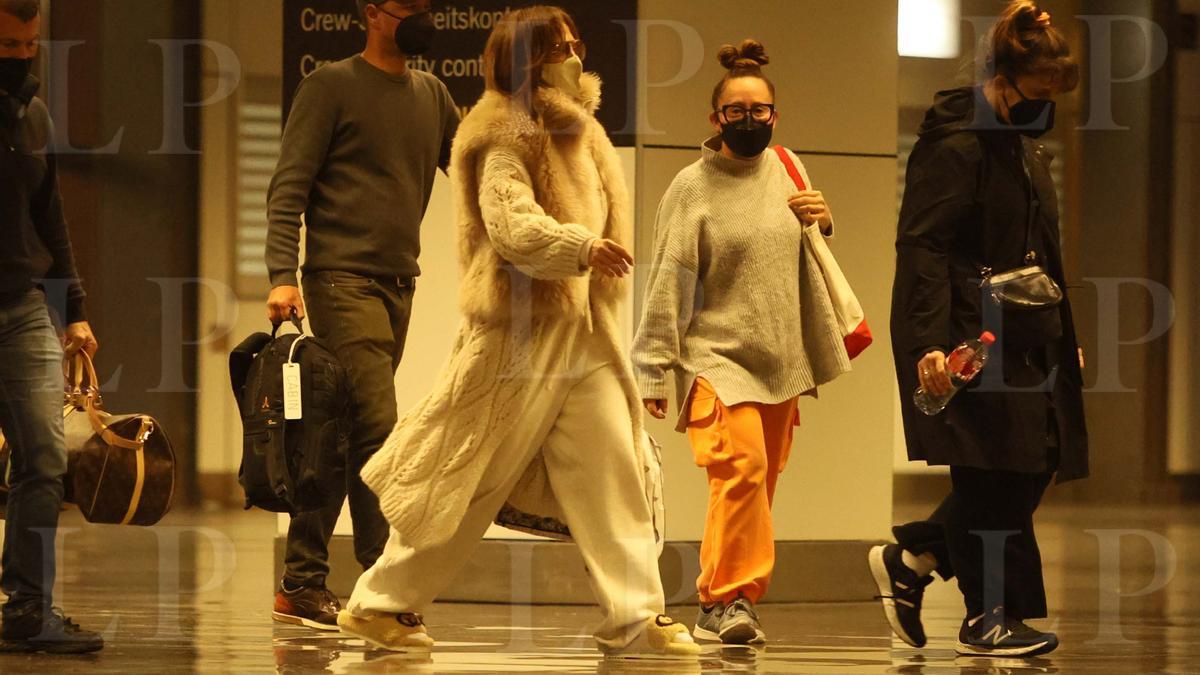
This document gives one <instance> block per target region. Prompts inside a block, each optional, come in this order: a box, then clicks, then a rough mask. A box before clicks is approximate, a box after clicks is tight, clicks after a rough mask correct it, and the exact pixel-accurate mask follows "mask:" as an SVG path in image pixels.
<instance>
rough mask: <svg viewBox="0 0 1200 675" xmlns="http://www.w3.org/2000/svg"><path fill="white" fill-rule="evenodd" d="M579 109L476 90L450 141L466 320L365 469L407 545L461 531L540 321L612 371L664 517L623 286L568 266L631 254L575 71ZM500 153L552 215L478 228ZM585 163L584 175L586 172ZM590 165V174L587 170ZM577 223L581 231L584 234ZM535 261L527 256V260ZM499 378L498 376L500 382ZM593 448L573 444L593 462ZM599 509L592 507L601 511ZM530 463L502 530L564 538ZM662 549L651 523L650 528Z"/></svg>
mask: <svg viewBox="0 0 1200 675" xmlns="http://www.w3.org/2000/svg"><path fill="white" fill-rule="evenodd" d="M583 89H584V93H585V96H584V103H583V105H581V104H580V103H579V102H576V101H575V100H573V99H571V98H570V97H568V96H566V95H565V94H563V93H562V92H560V91H558V90H557V89H553V88H548V87H547V88H540V89H538V90H537V92H536V93H535V94H534V97H533V101H532V106H531V108H532V112H530V111H527V110H525V109H523V108H522V107H521V106H520V105H519V104H517V103H516V102H514V101H513V100H512V99H511V98H509V97H506V96H503V95H501V94H499V93H497V92H491V91H489V92H487V93H485V94H484V96H483V98H482V99H480V101H479V103H478V104H477V105H476V107H475V108H474V109H472V111H471V113H470V114H469V115H467V117H466V118H465V119H464V120H463V122H462V126H461V127H460V128H459V131H458V135H457V137H456V139H455V142H454V151H453V156H452V160H451V167H450V176H451V179H452V181H453V183H454V189H455V197H456V201H457V208H458V239H459V264H460V271H461V277H462V280H461V282H460V294H459V295H460V297H459V303H460V308H461V311H462V313H463V314H464V316H465V320H464V322H463V324H462V326H461V327H460V329H459V334H458V338H457V340H456V343H455V345H454V348H453V351H452V353H451V355H450V357H449V360H448V362H447V363H446V364H445V366H444V367H443V369H442V371H441V373H440V374H439V376H438V379H437V381H436V382H435V383H434V386H433V390H432V391H431V392H430V394H429V395H428V396H426V398H425V399H424V400H422V401H421V402H420V403H418V404H417V406H416V407H415V408H413V409H412V410H411V411H409V412H408V413H407V414H405V415H404V416H403V417H402V418H401V419H400V421H399V422H398V423H397V424H396V427H395V429H394V430H393V432H392V434H391V435H390V436H389V437H388V439H387V441H386V442H385V443H384V445H383V447H382V448H381V449H380V450H379V452H377V453H376V454H375V456H374V457H373V458H372V459H371V460H370V461H369V462H368V463H367V465H366V466H365V467H364V468H363V471H362V477H363V480H364V481H365V482H366V484H367V485H368V486H369V487H370V488H371V489H372V490H373V491H374V492H375V494H377V495H378V496H379V502H380V507H381V508H382V510H383V514H384V516H385V517H386V518H387V520H388V522H389V523H390V524H391V525H392V527H394V528H395V529H396V530H398V531H399V533H400V535H401V536H402V538H403V541H404V543H405V544H406V545H409V546H412V547H414V548H421V547H423V546H432V545H435V544H438V543H443V542H445V541H446V540H447V539H448V537H449V535H450V534H451V533H452V532H453V531H454V530H455V529H456V528H457V527H458V525H459V523H460V522H461V520H462V518H463V515H464V514H465V512H466V509H467V505H468V504H469V503H470V501H471V498H472V496H473V495H474V494H475V492H476V490H477V487H478V485H479V482H480V478H481V477H482V476H483V472H484V470H485V469H486V468H487V466H488V464H489V462H490V461H491V459H492V456H493V454H494V453H495V451H496V448H497V447H498V446H499V445H500V443H501V442H502V441H503V440H504V439H505V438H506V437H507V436H508V434H509V432H510V430H511V429H513V427H514V425H517V424H520V423H521V411H520V410H519V409H518V406H517V405H516V402H517V401H518V400H519V399H520V398H521V394H522V393H524V392H525V391H526V390H525V389H524V388H526V387H539V386H541V383H539V382H538V381H537V380H536V373H535V374H534V375H535V377H534V378H533V379H530V378H527V377H520V376H518V377H513V376H512V375H511V374H512V373H525V372H528V369H525V370H522V368H523V365H522V364H523V363H526V362H527V360H528V359H529V357H530V354H531V351H532V349H534V348H535V345H536V344H537V339H538V335H539V334H540V333H541V332H542V330H544V327H545V326H547V325H549V324H550V322H556V321H573V322H581V321H584V320H586V323H587V324H589V325H591V326H592V330H593V331H594V332H595V333H596V334H598V335H600V336H602V338H603V340H602V341H603V343H604V344H605V346H606V351H608V352H609V358H610V360H611V362H612V363H613V364H615V365H616V367H617V368H618V370H619V375H620V379H621V383H622V385H623V387H624V389H625V397H626V400H627V404H628V408H629V415H630V418H631V419H632V425H631V428H630V430H629V433H630V435H631V436H632V437H633V439H634V447H635V448H636V452H637V453H638V454H639V458H638V459H639V461H640V462H641V464H642V466H643V467H645V481H644V485H643V487H644V488H645V490H644V491H645V493H646V494H647V500H648V501H649V502H651V508H652V512H653V513H656V514H661V507H662V504H661V466H660V464H659V461H658V451H657V448H655V447H654V445H653V442H652V441H651V440H650V439H649V437H648V436H647V435H646V433H645V431H644V428H643V424H642V407H641V403H640V398H639V395H638V391H637V387H636V385H635V384H634V379H633V372H632V369H631V366H630V365H629V360H628V356H627V355H626V354H625V352H624V350H623V349H622V348H621V341H620V339H619V333H618V326H619V323H618V320H617V307H618V303H619V302H620V301H623V300H625V298H626V295H627V294H628V288H627V283H626V282H624V281H621V280H613V279H609V278H607V277H602V276H601V275H590V274H589V273H588V272H587V271H586V270H581V269H580V267H579V254H580V248H581V246H582V244H583V243H585V242H586V241H587V239H589V238H591V237H602V238H607V239H612V240H614V241H616V242H618V243H620V244H622V245H623V246H625V247H626V248H630V247H631V244H632V228H631V224H630V222H629V219H628V215H629V213H628V212H629V198H628V194H627V191H626V188H625V181H624V177H623V175H622V171H621V165H620V159H619V157H618V156H617V154H616V151H615V150H614V148H613V146H612V144H611V142H610V141H609V140H608V136H607V135H606V133H605V131H604V128H603V127H602V126H601V125H600V124H599V123H598V122H597V121H596V119H595V117H594V113H595V110H596V109H597V107H598V106H599V101H600V81H599V79H598V78H596V77H595V76H594V75H591V74H586V75H584V80H583ZM497 151H499V152H503V153H505V154H506V155H511V156H515V157H517V158H519V159H520V161H521V162H522V163H523V165H524V168H525V169H526V170H527V171H528V174H529V177H530V179H531V181H532V188H533V192H534V194H535V196H536V198H537V204H538V205H539V206H540V207H541V209H542V210H543V211H544V212H545V215H546V216H549V218H526V219H513V220H511V221H510V222H508V223H505V224H503V225H502V226H501V225H498V224H496V223H492V224H491V225H492V229H493V232H492V233H491V234H489V229H488V224H485V223H484V221H483V215H482V213H481V210H480V205H479V199H480V194H479V188H480V176H479V175H478V173H479V170H480V166H481V165H482V162H481V161H480V159H481V158H483V157H486V156H487V155H488V154H489V153H493V152H497ZM589 164H590V165H591V166H589ZM585 169H588V170H585ZM582 190H588V191H596V192H593V193H592V194H596V193H600V194H603V195H604V197H605V198H606V201H607V203H608V209H607V214H606V215H605V214H598V213H595V212H591V213H588V212H584V211H585V209H584V208H583V204H582V202H581V200H579V199H576V198H575V197H574V195H576V194H584V193H582V192H580V191H582ZM582 223H591V227H590V228H587V229H588V230H589V231H584V230H585V228H584V227H583V226H581V225H580V224H582ZM534 251H539V252H541V253H540V254H537V255H526V254H527V253H529V252H534ZM506 374H507V376H506ZM596 450H597V449H596V448H579V451H580V452H594V451H596ZM599 506H601V505H598V507H599ZM561 513H562V511H561V509H560V507H559V505H558V502H557V499H556V498H555V496H554V493H553V491H552V490H551V488H550V484H549V482H548V479H547V476H546V469H545V464H544V462H543V461H542V459H541V457H540V455H539V457H538V459H536V460H535V461H534V462H533V464H532V465H531V466H530V467H529V469H528V471H527V472H526V473H525V475H524V476H523V478H522V479H521V480H520V481H519V483H518V485H517V487H516V489H515V490H514V492H513V494H512V495H511V496H510V498H509V503H508V505H507V506H506V507H505V509H504V510H503V511H502V512H501V514H498V520H497V522H499V523H500V524H502V525H509V526H513V527H517V528H519V529H524V530H529V531H534V532H537V533H539V534H547V535H551V536H559V537H563V536H568V535H569V533H568V532H567V528H566V527H565V526H564V525H563V524H562V520H563V518H562V516H561ZM656 521H657V522H656V523H655V525H656V529H657V530H658V532H659V540H660V542H661V540H662V523H661V520H659V519H658V518H656Z"/></svg>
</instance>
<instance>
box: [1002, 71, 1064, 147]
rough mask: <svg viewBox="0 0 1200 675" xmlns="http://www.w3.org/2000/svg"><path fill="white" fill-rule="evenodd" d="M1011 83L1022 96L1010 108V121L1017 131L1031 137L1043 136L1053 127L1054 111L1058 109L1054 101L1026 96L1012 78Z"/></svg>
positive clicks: (1018, 94)
mask: <svg viewBox="0 0 1200 675" xmlns="http://www.w3.org/2000/svg"><path fill="white" fill-rule="evenodd" d="M1009 83H1010V84H1011V85H1012V88H1013V91H1015V92H1017V96H1020V97H1021V100H1020V101H1018V102H1017V104H1016V105H1012V106H1009V108H1008V121H1009V122H1011V123H1012V125H1013V126H1014V127H1016V128H1017V131H1019V132H1021V133H1022V134H1025V135H1026V136H1028V137H1030V138H1041V137H1042V136H1044V135H1045V134H1046V132H1048V131H1050V130H1051V129H1053V128H1054V113H1055V110H1056V109H1057V105H1056V104H1055V103H1054V101H1051V100H1050V99H1045V98H1026V97H1025V94H1023V93H1021V90H1020V89H1018V88H1017V85H1016V83H1015V82H1012V81H1011V80H1010V81H1009Z"/></svg>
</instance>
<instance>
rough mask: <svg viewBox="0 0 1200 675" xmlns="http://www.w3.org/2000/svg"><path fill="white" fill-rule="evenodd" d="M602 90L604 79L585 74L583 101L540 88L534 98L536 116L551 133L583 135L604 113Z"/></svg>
mask: <svg viewBox="0 0 1200 675" xmlns="http://www.w3.org/2000/svg"><path fill="white" fill-rule="evenodd" d="M600 87H601V83H600V76H599V75H597V74H595V73H584V74H583V76H582V77H581V78H580V79H579V88H580V91H581V93H582V95H583V99H582V100H579V101H577V100H575V98H574V97H572V96H570V95H568V94H566V93H565V92H563V91H562V90H561V89H558V88H557V87H539V88H538V89H537V91H536V92H534V95H533V112H534V114H535V115H536V116H538V117H539V118H541V120H542V122H543V123H544V124H545V125H546V129H547V130H549V131H554V132H563V131H572V130H578V131H582V130H583V127H584V125H585V123H586V122H587V121H589V120H591V119H593V118H595V116H596V111H597V110H599V109H600Z"/></svg>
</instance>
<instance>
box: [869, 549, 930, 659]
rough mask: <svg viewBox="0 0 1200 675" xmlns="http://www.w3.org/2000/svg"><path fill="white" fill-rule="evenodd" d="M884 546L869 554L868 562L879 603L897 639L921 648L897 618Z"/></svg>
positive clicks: (872, 550)
mask: <svg viewBox="0 0 1200 675" xmlns="http://www.w3.org/2000/svg"><path fill="white" fill-rule="evenodd" d="M884 548H885V547H884V546H876V547H874V548H872V549H871V552H870V553H869V554H867V562H868V563H869V564H870V565H871V576H872V577H873V578H874V579H875V586H876V587H877V588H878V589H879V595H880V596H883V597H880V598H879V602H880V603H881V604H882V605H883V615H884V617H886V618H887V622H888V624H889V625H890V626H891V627H892V632H893V633H895V634H896V637H898V638H900V639H901V640H903V641H904V642H905V644H907V645H908V646H910V647H917V648H920V645H918V644H917V641H916V640H914V639H912V637H910V636H909V634H908V633H907V632H906V631H905V630H904V626H903V625H902V624H901V623H900V617H898V616H896V601H895V600H893V599H892V598H891V595H892V578H891V575H889V574H888V570H887V563H885V562H884V561H883V549H884Z"/></svg>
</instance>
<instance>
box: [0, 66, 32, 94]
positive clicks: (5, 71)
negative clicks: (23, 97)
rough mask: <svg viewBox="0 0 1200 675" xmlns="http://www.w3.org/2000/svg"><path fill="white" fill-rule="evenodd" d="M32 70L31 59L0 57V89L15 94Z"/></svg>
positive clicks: (19, 90)
mask: <svg viewBox="0 0 1200 675" xmlns="http://www.w3.org/2000/svg"><path fill="white" fill-rule="evenodd" d="M32 71H33V59H0V89H3V90H4V91H6V92H8V94H9V95H10V96H17V95H19V94H20V93H21V89H22V88H23V87H24V86H25V80H27V79H29V73H30V72H32Z"/></svg>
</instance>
